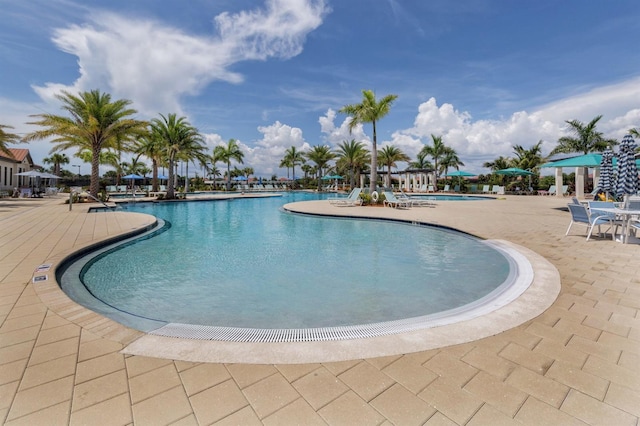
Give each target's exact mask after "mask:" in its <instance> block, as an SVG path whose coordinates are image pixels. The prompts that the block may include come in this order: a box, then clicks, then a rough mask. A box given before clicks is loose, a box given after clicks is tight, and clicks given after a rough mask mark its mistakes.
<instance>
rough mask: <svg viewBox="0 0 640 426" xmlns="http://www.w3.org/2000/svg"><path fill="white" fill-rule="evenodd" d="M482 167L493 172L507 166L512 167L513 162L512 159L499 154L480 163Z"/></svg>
mask: <svg viewBox="0 0 640 426" xmlns="http://www.w3.org/2000/svg"><path fill="white" fill-rule="evenodd" d="M482 167H487V168H489V169H491V170H493V171H494V172H495V171H498V170H502V169H508V168H509V167H514V164H513V159H511V158H509V157H503V156H502V155H501V156H500V157H498V158H496V159H495V160H493V161H486V162H485V163H484V164H482Z"/></svg>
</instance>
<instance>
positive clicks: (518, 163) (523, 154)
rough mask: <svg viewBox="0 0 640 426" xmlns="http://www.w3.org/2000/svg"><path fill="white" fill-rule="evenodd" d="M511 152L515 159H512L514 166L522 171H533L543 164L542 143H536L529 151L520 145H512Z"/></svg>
mask: <svg viewBox="0 0 640 426" xmlns="http://www.w3.org/2000/svg"><path fill="white" fill-rule="evenodd" d="M513 152H514V154H515V155H516V158H514V159H513V162H514V166H515V167H519V168H521V169H523V170H531V171H533V170H534V169H536V168H537V167H538V166H540V164H542V163H543V162H544V158H543V156H542V141H538V143H537V144H535V145H533V146H532V147H531V148H529V149H527V148H524V147H523V146H522V145H514V146H513Z"/></svg>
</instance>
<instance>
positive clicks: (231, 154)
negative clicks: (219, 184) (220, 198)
mask: <svg viewBox="0 0 640 426" xmlns="http://www.w3.org/2000/svg"><path fill="white" fill-rule="evenodd" d="M213 157H214V158H215V159H216V161H221V162H223V163H225V164H226V165H227V191H230V190H231V161H232V160H235V161H237V162H238V163H240V164H243V162H242V160H243V158H244V153H243V152H242V150H241V149H240V146H239V145H238V142H237V141H236V140H235V139H229V141H227V145H218V146H216V147H215V148H213Z"/></svg>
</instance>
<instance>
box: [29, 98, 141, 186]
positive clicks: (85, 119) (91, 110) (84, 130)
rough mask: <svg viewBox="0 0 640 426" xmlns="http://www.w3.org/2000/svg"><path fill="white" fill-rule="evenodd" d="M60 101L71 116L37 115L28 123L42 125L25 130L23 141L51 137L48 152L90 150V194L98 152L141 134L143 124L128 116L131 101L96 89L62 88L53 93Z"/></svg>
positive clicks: (97, 173)
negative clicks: (70, 91)
mask: <svg viewBox="0 0 640 426" xmlns="http://www.w3.org/2000/svg"><path fill="white" fill-rule="evenodd" d="M56 98H58V99H59V100H60V101H61V102H62V109H63V110H65V111H66V112H67V113H69V115H70V116H71V117H64V116H59V115H53V114H37V115H33V116H32V117H38V118H39V120H38V121H35V122H32V123H28V124H35V125H37V126H41V127H44V128H45V129H44V130H38V131H35V132H33V133H29V134H28V135H26V136H25V137H24V140H26V141H31V140H35V139H44V138H48V137H51V136H54V139H53V140H52V141H51V142H53V143H54V144H55V146H54V148H53V149H52V152H56V151H63V150H65V149H70V148H74V149H79V150H82V149H90V150H91V154H92V157H91V184H90V186H89V191H90V192H91V194H94V195H95V194H98V191H99V189H100V152H101V151H102V150H103V149H104V148H108V147H109V146H115V145H116V144H117V143H119V142H120V141H124V140H131V139H133V138H134V137H135V136H136V135H139V134H142V133H144V131H145V130H146V126H147V123H146V122H144V121H139V120H134V119H132V118H129V117H130V116H131V115H133V114H135V113H136V112H137V111H136V110H134V109H131V108H129V107H128V106H129V104H131V101H129V100H126V99H120V100H116V101H111V95H109V94H108V93H101V92H100V91H99V90H92V91H90V92H82V93H79V94H78V95H77V96H76V95H72V94H71V93H68V92H65V91H63V92H62V94H58V95H56Z"/></svg>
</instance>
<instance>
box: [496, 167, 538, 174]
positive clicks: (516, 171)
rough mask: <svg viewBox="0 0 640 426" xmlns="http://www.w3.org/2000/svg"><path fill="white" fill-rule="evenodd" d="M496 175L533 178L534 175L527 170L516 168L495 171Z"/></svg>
mask: <svg viewBox="0 0 640 426" xmlns="http://www.w3.org/2000/svg"><path fill="white" fill-rule="evenodd" d="M496 174H497V175H507V176H533V175H535V173H533V172H530V171H529V170H524V169H519V168H517V167H509V168H508V169H502V170H497V171H496Z"/></svg>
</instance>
